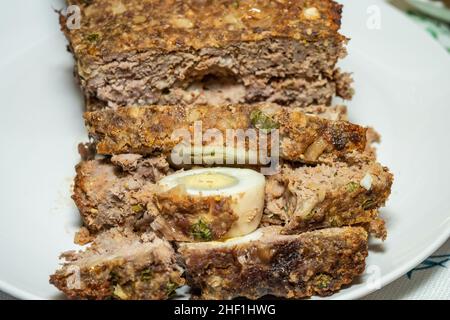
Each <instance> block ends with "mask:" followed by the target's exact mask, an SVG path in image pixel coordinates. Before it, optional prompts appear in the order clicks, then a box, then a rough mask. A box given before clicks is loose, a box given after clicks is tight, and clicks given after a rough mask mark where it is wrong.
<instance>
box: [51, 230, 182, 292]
mask: <svg viewBox="0 0 450 320" xmlns="http://www.w3.org/2000/svg"><path fill="white" fill-rule="evenodd" d="M62 257H63V258H65V261H66V262H65V263H64V265H63V266H62V268H61V269H59V270H58V271H56V272H55V274H53V275H52V276H50V283H51V284H53V285H55V286H56V287H57V288H58V289H59V290H61V291H62V292H64V294H65V295H67V297H69V298H71V299H97V300H102V299H110V298H113V299H122V300H128V299H133V300H148V299H167V298H168V297H169V296H170V295H171V294H172V293H173V292H174V290H175V289H176V288H178V287H179V286H181V285H183V284H184V279H183V278H181V275H182V269H181V267H180V266H179V265H178V264H177V262H176V256H175V252H174V250H173V249H172V247H171V245H170V244H169V243H168V242H167V241H165V240H162V239H160V238H158V237H157V236H156V235H155V234H154V233H152V232H148V233H144V234H141V235H138V234H136V233H133V232H131V231H129V230H127V229H123V228H115V229H111V230H109V231H107V232H104V233H102V234H101V235H99V236H98V237H97V238H96V239H95V241H94V242H93V243H92V245H91V246H90V247H88V248H87V249H86V250H84V251H80V252H73V251H71V252H66V253H64V254H63V255H62Z"/></svg>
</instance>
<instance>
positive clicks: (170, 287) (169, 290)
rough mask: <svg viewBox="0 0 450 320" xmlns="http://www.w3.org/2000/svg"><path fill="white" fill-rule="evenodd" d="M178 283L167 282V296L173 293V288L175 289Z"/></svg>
mask: <svg viewBox="0 0 450 320" xmlns="http://www.w3.org/2000/svg"><path fill="white" fill-rule="evenodd" d="M177 288H178V285H177V284H176V283H173V282H172V281H169V282H167V285H166V293H167V296H169V297H171V296H173V295H174V294H175V290H177Z"/></svg>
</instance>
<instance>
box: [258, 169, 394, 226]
mask: <svg viewBox="0 0 450 320" xmlns="http://www.w3.org/2000/svg"><path fill="white" fill-rule="evenodd" d="M392 182H393V175H392V174H391V173H390V172H389V170H388V169H387V168H386V167H383V166H381V165H380V164H378V163H376V162H367V163H365V162H362V163H359V164H353V165H348V164H346V163H343V162H336V163H335V164H333V165H320V166H316V167H297V168H296V167H293V166H292V165H289V164H285V165H284V166H283V167H282V169H281V172H280V174H278V175H273V176H270V177H268V179H267V183H266V207H265V213H264V216H263V224H264V225H273V224H280V225H283V226H284V229H283V232H284V233H299V232H303V231H307V230H313V229H320V228H328V227H339V226H344V225H354V224H360V223H368V222H370V221H372V220H374V219H376V218H377V216H378V211H377V209H378V208H380V207H382V206H384V205H385V203H386V201H387V199H388V197H389V195H390V193H391V187H392Z"/></svg>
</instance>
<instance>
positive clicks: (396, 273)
mask: <svg viewBox="0 0 450 320" xmlns="http://www.w3.org/2000/svg"><path fill="white" fill-rule="evenodd" d="M392 11H395V10H392ZM398 16H399V17H400V16H403V15H401V14H400V13H399V14H398ZM403 19H404V20H408V19H407V18H406V17H403ZM415 30H416V32H417V31H418V30H421V29H420V28H419V27H417V29H415ZM431 42H433V43H434V41H432V39H430V43H431ZM36 45H37V44H36ZM31 49H32V48H27V50H31ZM10 62H12V61H10ZM442 228H443V229H442V232H441V233H439V234H437V235H435V236H434V237H433V241H429V243H428V244H427V245H426V247H425V248H424V249H423V250H422V251H420V254H416V255H415V257H414V258H411V259H409V260H408V261H406V262H404V263H403V264H401V265H399V267H397V268H394V269H393V270H392V271H390V272H388V273H386V274H384V275H383V276H381V279H380V283H381V287H380V288H379V289H377V288H373V289H372V288H370V289H369V288H368V287H367V286H364V283H363V286H360V287H357V288H354V289H352V290H350V291H348V292H343V291H340V292H338V293H341V294H340V296H338V297H334V296H331V297H329V298H327V299H331V300H334V299H337V300H344V299H359V298H362V297H365V296H367V295H369V294H371V293H373V292H376V291H378V290H380V289H382V288H383V287H385V286H387V285H388V284H390V283H392V282H393V281H395V280H397V279H399V278H401V277H402V276H403V275H404V274H405V273H406V272H408V271H410V270H411V269H413V268H414V267H415V266H417V265H419V264H420V263H421V262H422V261H424V260H425V259H426V258H427V257H428V256H429V255H431V254H432V253H434V252H435V251H436V250H438V249H439V248H440V247H441V246H442V245H443V244H444V243H445V242H446V241H448V240H449V239H450V219H447V220H445V221H444V222H443V224H442ZM0 290H1V291H3V292H4V293H6V294H9V295H11V296H12V297H14V298H17V299H26V300H30V299H32V300H47V299H52V297H42V296H39V295H38V294H35V293H31V291H28V290H27V289H23V288H20V287H19V286H16V285H13V284H11V283H9V282H8V281H5V280H2V279H0ZM53 299H55V298H53Z"/></svg>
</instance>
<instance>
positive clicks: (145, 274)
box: [141, 268, 153, 281]
mask: <svg viewBox="0 0 450 320" xmlns="http://www.w3.org/2000/svg"><path fill="white" fill-rule="evenodd" d="M152 279H153V270H151V269H150V268H149V269H145V270H144V271H142V272H141V280H142V281H150V280H152Z"/></svg>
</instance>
